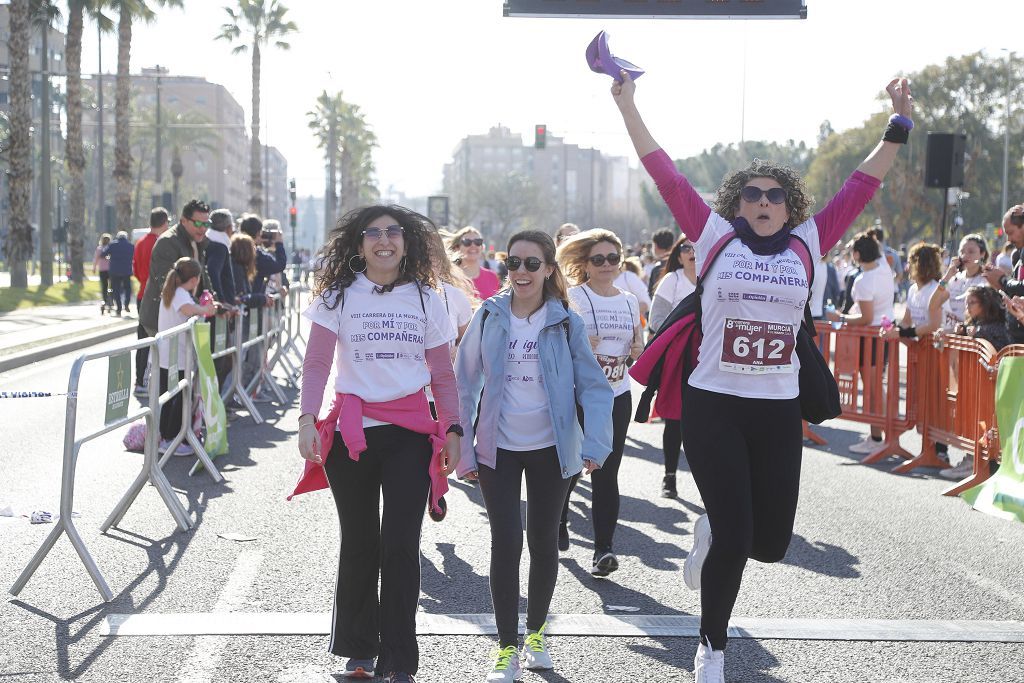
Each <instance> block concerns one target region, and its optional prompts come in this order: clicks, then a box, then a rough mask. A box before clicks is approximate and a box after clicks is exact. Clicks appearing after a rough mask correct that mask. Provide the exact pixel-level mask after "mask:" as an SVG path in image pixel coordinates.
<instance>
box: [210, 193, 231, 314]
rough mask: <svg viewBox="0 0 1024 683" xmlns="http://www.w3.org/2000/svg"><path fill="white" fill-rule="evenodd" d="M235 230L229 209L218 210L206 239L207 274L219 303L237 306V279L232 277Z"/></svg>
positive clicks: (211, 216)
mask: <svg viewBox="0 0 1024 683" xmlns="http://www.w3.org/2000/svg"><path fill="white" fill-rule="evenodd" d="M234 229H235V218H234V216H232V215H231V212H230V211H228V210H227V209H217V210H216V211H214V212H212V213H211V214H210V230H209V232H207V233H206V239H208V240H210V243H209V244H208V245H207V246H206V272H207V273H209V274H210V284H211V285H212V286H213V294H214V296H216V297H217V301H219V302H221V303H224V304H228V305H229V306H234V305H235V279H234V278H233V277H232V276H231V233H232V232H234Z"/></svg>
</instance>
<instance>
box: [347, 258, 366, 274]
mask: <svg viewBox="0 0 1024 683" xmlns="http://www.w3.org/2000/svg"><path fill="white" fill-rule="evenodd" d="M352 259H363V267H362V268H361V269H357V268H356V267H355V266H354V265H352ZM348 269H349V270H351V271H352V272H353V273H365V272H366V259H365V258H363V257H362V256H360V255H359V254H352V255H351V256H349V257H348Z"/></svg>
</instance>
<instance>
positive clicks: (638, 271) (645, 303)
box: [614, 255, 651, 328]
mask: <svg viewBox="0 0 1024 683" xmlns="http://www.w3.org/2000/svg"><path fill="white" fill-rule="evenodd" d="M624 256H625V255H624ZM642 273H643V268H642V267H641V266H640V260H639V259H638V258H636V257H635V256H632V257H629V258H623V259H622V263H621V264H620V266H619V275H618V277H616V278H615V283H614V284H615V286H616V287H618V288H619V289H621V290H622V291H624V292H629V293H630V294H632V295H633V296H635V297H636V300H637V302H638V303H639V304H640V320H641V321H642V323H643V326H644V327H645V328H646V327H647V317H648V315H650V312H651V297H650V295H649V294H648V293H647V284H646V283H645V282H644V280H643V277H641V275H642Z"/></svg>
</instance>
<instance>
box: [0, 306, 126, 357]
mask: <svg viewBox="0 0 1024 683" xmlns="http://www.w3.org/2000/svg"><path fill="white" fill-rule="evenodd" d="M136 315H137V311H136V310H135V308H134V307H133V308H132V311H131V313H130V314H125V315H122V316H121V317H117V316H114V315H101V314H100V302H99V301H98V300H97V301H94V302H87V303H79V304H68V305H65V306H37V307H35V308H22V309H18V310H17V311H11V312H10V313H0V372H2V371H5V370H9V369H11V368H16V367H21V366H23V365H27V364H28V363H34V362H36V361H39V360H44V359H46V358H52V357H54V356H58V355H60V354H62V353H68V352H70V351H75V350H78V349H81V348H85V347H88V346H92V345H93V344H98V343H100V342H103V341H107V340H109V339H114V338H116V337H120V336H122V335H127V334H129V333H132V332H134V331H135V329H136V328H137V327H138V318H137V317H136Z"/></svg>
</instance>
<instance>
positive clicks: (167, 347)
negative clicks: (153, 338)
mask: <svg viewBox="0 0 1024 683" xmlns="http://www.w3.org/2000/svg"><path fill="white" fill-rule="evenodd" d="M194 303H195V300H193V299H192V294H191V292H189V291H188V290H187V289H185V288H184V287H178V288H177V289H176V290H174V298H173V299H171V305H170V306H164V302H163V297H161V298H160V314H159V316H158V317H157V330H158V331H160V332H163V331H165V330H169V329H171V328H172V327H177V326H178V325H181V324H182V323H185V322H188V319H189V318H190V317H191V316H187V315H185V314H184V313H182V312H181V307H182V306H184V305H186V304H194ZM189 342H190V340H189V337H188V335H187V334H181V335H178V344H177V352H178V357H177V358H175V359H174V361H175V362H174V366H175V367H177V368H178V369H179V370H184V369H185V367H184V363H185V345H186V344H188V343H189ZM157 345H158V346H159V347H160V367H161V368H163V369H164V370H167V369H168V368H170V366H171V363H170V361H171V358H170V353H171V342H170V340H169V339H161V340H160V341H158V342H157ZM192 355H193V357H195V354H192ZM169 379H170V381H171V382H175V381H177V380H176V379H175V378H169Z"/></svg>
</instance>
